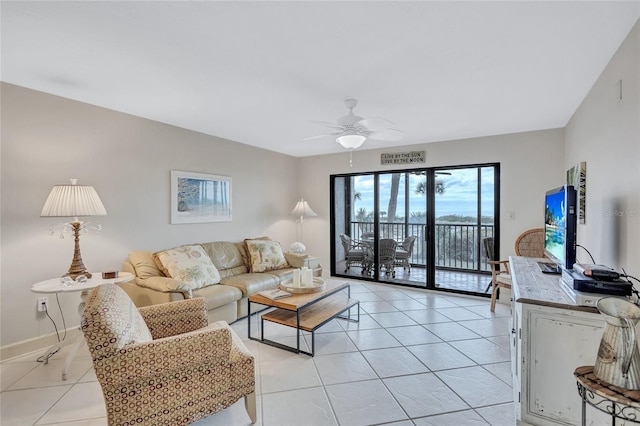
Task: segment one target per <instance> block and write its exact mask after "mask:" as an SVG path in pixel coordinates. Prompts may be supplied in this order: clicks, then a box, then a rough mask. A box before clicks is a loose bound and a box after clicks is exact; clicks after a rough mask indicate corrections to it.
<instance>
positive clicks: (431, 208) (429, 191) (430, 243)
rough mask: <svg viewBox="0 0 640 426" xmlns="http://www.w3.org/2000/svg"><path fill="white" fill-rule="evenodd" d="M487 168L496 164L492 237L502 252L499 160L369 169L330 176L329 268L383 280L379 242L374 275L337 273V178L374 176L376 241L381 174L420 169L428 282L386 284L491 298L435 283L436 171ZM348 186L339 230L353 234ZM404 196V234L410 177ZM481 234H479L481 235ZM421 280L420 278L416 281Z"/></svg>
mask: <svg viewBox="0 0 640 426" xmlns="http://www.w3.org/2000/svg"><path fill="white" fill-rule="evenodd" d="M485 167H493V184H494V188H493V194H494V203H493V213H494V220H493V224H494V229H493V236H494V238H495V250H496V252H497V253H499V252H500V251H499V249H500V248H499V241H500V163H482V164H467V165H454V166H438V167H420V168H412V169H401V170H377V171H368V172H358V173H348V174H335V175H330V177H329V179H330V194H331V197H330V229H331V237H330V243H331V247H330V255H331V259H330V260H331V261H330V271H331V275H332V276H338V277H344V278H354V279H361V280H365V281H374V282H381V281H380V280H379V278H380V272H379V268H378V267H377V259H378V247H377V244H374V247H373V249H374V259H376V264H375V267H374V268H373V273H372V274H371V275H363V276H357V277H354V276H353V275H347V274H346V273H342V271H340V272H338V271H337V270H336V263H337V261H338V259H337V250H336V247H337V246H336V243H337V244H340V242H339V240H336V236H337V234H336V220H335V214H336V210H335V209H336V193H335V190H336V186H335V183H336V180H337V179H340V178H343V179H351V178H353V177H355V176H367V175H370V176H372V177H373V185H374V191H373V218H374V220H373V231H374V240H375V241H377V237H378V236H379V235H380V217H379V213H380V208H379V207H380V206H379V198H380V194H379V192H380V176H381V175H391V174H395V173H405V174H406V176H407V177H408V176H409V175H410V174H411V173H413V174H415V173H416V172H419V173H420V174H423V173H424V175H425V211H426V218H425V219H426V220H425V221H426V224H425V225H424V226H425V229H424V235H423V236H422V238H425V239H426V241H425V248H424V250H425V252H426V254H425V255H426V265H425V282H422V281H420V282H421V283H422V285H412V284H407V283H406V282H392V281H384V282H385V283H387V284H394V285H402V286H407V287H416V288H426V289H431V290H438V291H445V292H454V293H464V294H473V295H483V296H486V297H489V296H490V295H489V294H484V293H476V292H469V291H464V290H457V289H449V288H442V287H437V286H436V279H435V277H436V242H435V238H434V236H435V234H436V233H435V229H436V204H435V203H436V189H435V185H436V172H438V171H445V170H454V169H469V168H476V169H478V176H480V174H481V171H482V168H485ZM481 183H482V182H481V180H480V179H478V188H477V191H478V200H477V203H478V210H477V212H478V213H477V224H479V223H480V221H481V220H482V208H481V202H482V200H481V196H480V194H481ZM347 186H348V187H349V188H348V190H347V191H348V193H345V196H346V198H348V200H349V201H347V202H346V206H345V207H346V208H345V210H344V215H345V218H344V219H345V220H344V222H345V223H344V225H345V229H344V230H341V232H340V233H347V234H350V233H351V229H350V225H348V224H350V223H351V222H352V217H351V212H352V210H353V206H352V205H351V203H352V202H353V201H352V200H353V197H352V196H351V191H353V188H352V187H351V185H350V184H349V185H347ZM404 190H405V197H404V203H405V206H404V212H405V223H404V227H405V234H406V232H407V227H408V226H410V225H409V223H408V220H409V213H410V211H409V203H410V200H409V196H408V192H409V191H410V189H409V179H408V178H407V179H405V188H404ZM347 226H349V229H347ZM478 235H480V234H478ZM477 244H478V250H479V252H478V254H477V257H478V259H477V260H478V261H479V260H480V258H481V253H480V251H481V250H483V248H482V242H481V240H480V237H479V241H478V242H477ZM479 273H484V272H483V271H479ZM487 274H488V276H489V278H490V274H489V272H488V271H487ZM416 282H418V281H416Z"/></svg>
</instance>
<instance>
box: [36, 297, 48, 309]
mask: <svg viewBox="0 0 640 426" xmlns="http://www.w3.org/2000/svg"><path fill="white" fill-rule="evenodd" d="M48 310H49V298H48V297H47V296H42V297H38V312H45V311H48Z"/></svg>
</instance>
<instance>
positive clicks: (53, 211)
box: [40, 179, 107, 217]
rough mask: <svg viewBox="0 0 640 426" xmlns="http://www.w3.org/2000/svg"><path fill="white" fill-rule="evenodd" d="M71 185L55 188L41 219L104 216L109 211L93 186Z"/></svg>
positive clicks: (46, 203)
mask: <svg viewBox="0 0 640 426" xmlns="http://www.w3.org/2000/svg"><path fill="white" fill-rule="evenodd" d="M76 182H77V179H71V184H70V185H56V186H54V187H53V189H52V190H51V192H50V193H49V197H47V201H45V202H44V206H43V207H42V213H40V216H41V217H79V216H104V215H106V214H107V211H106V210H105V208H104V205H103V204H102V200H100V197H99V196H98V193H97V192H96V190H95V189H94V188H93V186H88V185H76Z"/></svg>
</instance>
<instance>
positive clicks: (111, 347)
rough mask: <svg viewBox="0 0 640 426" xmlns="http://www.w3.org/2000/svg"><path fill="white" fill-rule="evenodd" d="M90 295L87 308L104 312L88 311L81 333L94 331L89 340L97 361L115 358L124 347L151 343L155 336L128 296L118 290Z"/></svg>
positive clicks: (88, 343) (86, 311) (91, 350)
mask: <svg viewBox="0 0 640 426" xmlns="http://www.w3.org/2000/svg"><path fill="white" fill-rule="evenodd" d="M107 290H109V289H105V291H100V292H97V291H95V292H91V293H90V294H89V297H88V298H87V301H86V306H91V305H99V306H100V307H101V309H99V310H98V309H96V310H92V309H89V310H87V309H85V315H84V317H83V320H82V330H83V331H84V330H85V329H87V330H89V329H90V330H94V331H95V333H91V334H89V335H88V336H85V337H86V340H87V345H88V346H89V351H90V352H91V355H92V357H93V358H94V359H103V358H108V357H110V356H112V355H113V354H114V353H116V352H117V351H118V350H120V349H122V348H124V347H125V346H130V345H136V344H142V343H147V342H151V341H152V340H153V337H152V335H151V331H150V330H149V328H148V327H147V324H146V323H145V321H144V319H143V318H142V315H141V314H140V312H139V311H138V309H137V308H136V306H135V305H134V304H133V303H131V299H129V296H128V295H127V294H126V293H125V292H124V291H123V290H121V289H120V288H119V287H118V288H117V290H119V291H107Z"/></svg>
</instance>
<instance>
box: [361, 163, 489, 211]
mask: <svg viewBox="0 0 640 426" xmlns="http://www.w3.org/2000/svg"><path fill="white" fill-rule="evenodd" d="M443 171H444V170H443ZM447 172H450V173H451V175H437V176H436V179H440V180H442V182H443V184H444V188H445V190H444V193H443V194H436V217H439V216H446V215H461V216H476V215H477V202H478V201H477V200H478V197H477V189H478V173H477V169H476V168H469V169H451V170H447ZM423 179H424V177H423V176H417V175H410V178H409V212H425V211H426V205H425V203H426V198H425V196H424V195H418V194H416V192H415V188H416V185H417V183H418V182H419V181H420V180H423ZM354 182H355V191H357V192H359V193H360V200H356V201H355V211H356V212H357V211H358V210H359V209H360V208H365V209H366V210H367V212H371V211H373V191H374V187H373V176H371V175H366V176H356V177H354ZM493 186H494V179H493V168H483V173H482V190H481V191H482V193H481V195H482V215H483V216H493V214H494V208H493V203H494V193H493ZM403 191H404V177H403V178H402V179H401V181H400V190H399V193H400V195H399V197H398V207H397V211H396V216H398V217H404V216H405V212H404V192H403ZM390 192H391V174H382V175H380V194H381V198H380V199H381V201H380V210H381V211H385V212H386V211H387V210H388V203H389V195H390Z"/></svg>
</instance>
